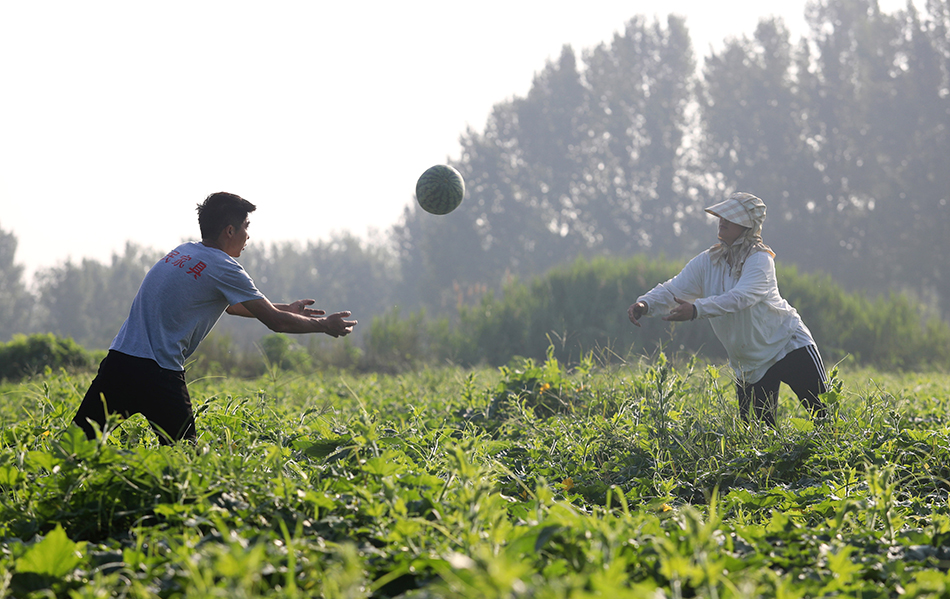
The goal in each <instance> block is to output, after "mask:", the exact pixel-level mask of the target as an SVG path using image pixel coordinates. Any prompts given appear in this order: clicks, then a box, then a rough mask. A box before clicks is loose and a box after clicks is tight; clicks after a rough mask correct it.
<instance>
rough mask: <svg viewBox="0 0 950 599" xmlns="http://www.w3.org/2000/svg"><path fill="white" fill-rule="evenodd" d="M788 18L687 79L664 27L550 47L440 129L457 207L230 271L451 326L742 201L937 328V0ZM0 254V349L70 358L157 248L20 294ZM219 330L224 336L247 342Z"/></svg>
mask: <svg viewBox="0 0 950 599" xmlns="http://www.w3.org/2000/svg"><path fill="white" fill-rule="evenodd" d="M806 20H807V23H808V31H807V33H806V34H805V35H803V36H802V38H801V39H797V40H793V39H792V38H791V35H790V33H789V31H788V29H787V27H786V26H785V25H784V23H783V22H782V21H781V20H778V19H764V20H762V21H760V23H759V25H758V27H757V28H756V30H755V32H754V34H753V35H752V36H741V37H734V38H729V39H727V40H726V41H725V43H724V44H723V45H722V47H721V48H720V49H716V50H711V51H709V52H708V53H707V54H706V55H705V56H704V57H703V60H702V62H701V63H700V61H698V60H697V57H696V56H695V54H694V51H693V48H692V44H691V40H690V36H689V31H688V27H687V25H686V22H685V20H684V19H682V18H680V17H677V16H672V15H671V16H669V17H668V18H666V19H664V20H650V19H648V18H646V17H643V16H634V17H633V18H631V19H630V20H629V21H628V22H627V23H626V24H625V27H624V29H623V31H622V32H618V33H616V34H615V35H614V37H613V38H612V39H611V40H610V41H609V42H604V43H602V44H600V45H598V46H596V47H593V48H587V49H583V50H581V51H580V52H575V51H574V49H573V48H571V47H570V46H565V47H564V48H563V49H562V52H561V54H560V56H559V57H557V59H555V60H552V61H550V62H549V63H547V64H546V65H544V67H543V68H542V69H541V70H540V71H539V72H538V73H537V74H536V75H535V77H534V80H533V82H532V85H531V87H530V89H529V91H528V93H527V94H526V95H525V96H524V97H517V96H516V97H513V98H511V99H509V100H505V101H502V102H500V103H498V104H497V105H495V107H494V108H493V111H492V113H491V114H490V116H489V117H488V119H487V122H486V124H485V126H484V128H483V129H482V130H474V129H469V130H467V131H465V132H463V133H462V134H461V136H460V149H461V152H460V154H459V159H458V160H453V161H451V162H452V164H453V166H455V167H456V168H458V169H459V171H460V172H461V173H462V174H463V176H464V177H465V180H466V185H467V191H466V198H465V200H464V201H463V203H462V205H461V206H460V207H459V208H458V209H456V210H455V211H454V212H453V213H451V214H449V215H446V216H442V217H435V216H432V215H429V214H427V213H424V212H422V211H421V210H419V209H418V208H417V207H416V206H415V205H414V203H411V202H410V203H409V204H408V206H407V208H406V209H405V211H404V213H403V215H402V217H401V218H400V220H399V222H397V223H395V224H394V225H393V226H392V228H391V229H390V230H389V231H388V232H387V234H386V235H380V236H378V237H377V238H376V239H373V240H365V239H360V238H357V237H356V236H354V235H352V234H350V233H343V234H337V235H335V236H334V237H332V238H331V239H328V240H319V241H309V242H299V243H284V244H273V245H271V246H269V247H257V248H249V250H248V251H247V252H246V253H245V256H244V257H243V258H242V262H243V263H244V264H245V266H246V268H247V269H248V271H249V272H250V273H251V275H252V276H253V277H254V278H255V281H256V282H257V283H258V285H259V287H260V288H261V290H262V291H264V292H265V293H266V294H267V295H268V296H269V297H272V298H274V299H275V300H277V301H281V300H285V299H288V298H296V297H315V299H317V301H318V304H319V305H322V306H324V307H326V308H327V309H334V310H335V309H351V310H353V312H354V314H356V315H357V317H360V318H362V319H363V322H368V321H369V319H371V318H372V317H373V316H378V315H383V314H388V313H392V310H393V308H394V307H398V309H399V310H400V311H401V313H402V314H404V315H405V314H410V313H413V312H416V311H418V310H420V309H425V310H426V311H427V312H428V313H429V314H430V315H440V314H453V315H455V318H456V320H457V319H458V314H459V313H460V311H459V309H458V308H459V307H460V306H464V305H475V304H477V303H478V302H479V301H480V298H481V297H482V296H483V295H484V294H485V293H486V292H487V291H489V290H496V291H497V290H500V289H501V288H502V287H503V285H504V284H505V283H506V282H511V281H513V280H529V279H531V278H532V277H536V276H539V275H541V274H543V273H546V272H548V271H550V269H552V268H554V267H556V266H557V265H561V264H565V263H570V262H571V261H573V260H574V259H575V258H576V257H578V256H587V257H594V256H612V257H621V258H624V257H629V256H634V255H641V254H642V255H646V256H651V257H665V258H667V259H672V260H684V259H685V258H688V257H690V256H692V255H694V254H695V253H697V252H698V251H701V250H702V249H704V248H705V247H708V246H709V245H710V244H711V243H713V242H714V241H715V229H714V227H712V225H711V224H710V222H709V218H708V217H707V216H706V215H705V214H704V213H703V210H702V208H703V207H704V206H706V205H709V204H711V203H713V202H715V201H718V200H720V199H722V198H723V197H724V196H725V195H726V194H728V193H729V192H731V191H733V190H742V191H748V192H751V193H754V194H756V195H758V196H760V197H762V198H763V199H764V200H765V202H766V203H767V204H768V206H769V216H768V219H767V220H766V224H765V231H764V237H765V240H766V242H767V243H769V245H771V246H772V248H773V249H774V250H775V251H776V253H777V261H778V262H779V264H783V263H784V264H794V265H796V266H797V267H798V268H799V269H800V270H801V271H802V272H805V273H813V272H819V271H820V272H822V273H827V274H828V275H829V276H830V277H832V279H833V280H834V281H835V282H836V283H837V284H839V285H841V286H843V287H844V288H846V289H851V290H855V291H859V292H862V293H865V294H867V295H869V296H874V295H880V294H886V293H889V292H893V291H899V292H904V293H907V294H909V295H910V296H911V297H912V298H914V299H915V300H916V301H917V302H918V305H919V306H921V309H926V310H929V313H930V314H933V315H938V316H942V317H943V318H945V319H946V318H947V317H948V315H950V274H948V272H947V267H946V262H945V258H944V256H945V255H946V254H947V252H946V250H947V249H948V240H950V206H948V202H950V139H948V130H947V129H948V127H950V0H926V3H925V6H923V7H922V8H918V7H917V6H915V5H914V4H913V3H908V5H907V7H906V8H905V9H902V10H898V11H895V12H893V13H885V12H882V11H881V10H880V8H879V6H878V4H877V2H875V1H874V0H818V1H816V2H811V3H809V4H808V7H807V9H806ZM409 193H411V192H409ZM408 199H411V198H407V200H408ZM0 226H2V222H0ZM15 248H16V238H15V236H14V235H13V234H12V233H10V232H5V231H3V230H2V228H0V299H2V300H3V301H2V303H0V339H7V338H9V337H10V336H11V335H12V334H13V333H16V332H31V331H43V332H46V331H49V332H54V333H56V334H61V335H64V336H69V337H72V338H74V339H76V340H77V341H79V342H80V343H82V344H83V345H85V346H88V347H103V346H105V345H107V344H108V342H109V340H111V338H112V336H113V335H114V334H115V332H116V331H117V330H118V326H119V324H121V322H122V320H123V319H124V318H125V316H126V314H127V311H128V304H129V302H130V301H131V297H132V295H133V294H134V292H135V290H136V288H137V287H138V283H139V282H140V281H141V278H142V276H143V275H144V272H145V271H146V270H147V268H148V267H149V266H151V264H152V263H154V261H155V260H156V259H157V258H158V256H159V254H160V253H161V251H160V250H152V249H149V248H141V247H138V246H135V245H128V246H126V248H125V250H124V252H123V253H121V254H120V253H117V254H116V255H114V256H113V258H112V261H111V263H109V264H103V263H99V262H94V261H82V262H79V263H72V262H67V263H66V264H63V265H60V266H57V267H54V268H50V269H47V270H45V271H42V272H40V273H38V275H37V277H36V278H35V280H34V281H33V284H32V285H31V286H28V285H27V284H26V282H24V281H23V276H22V268H21V267H19V266H17V264H16V262H15V260H14V252H15ZM314 265H316V266H314ZM632 299H633V298H631V300H632ZM331 302H332V303H331ZM884 317H885V318H886V316H884ZM221 324H222V325H223V327H222V329H223V330H224V331H226V332H228V334H232V335H234V336H235V339H252V338H253V336H254V335H260V334H261V332H262V331H261V330H260V327H259V325H258V326H257V327H254V326H252V325H251V323H245V322H240V321H239V319H233V318H231V319H223V320H222V323H221ZM219 326H220V325H219Z"/></svg>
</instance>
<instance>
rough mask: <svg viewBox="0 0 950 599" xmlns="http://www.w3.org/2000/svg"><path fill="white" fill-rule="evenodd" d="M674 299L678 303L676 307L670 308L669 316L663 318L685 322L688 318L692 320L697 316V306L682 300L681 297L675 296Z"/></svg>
mask: <svg viewBox="0 0 950 599" xmlns="http://www.w3.org/2000/svg"><path fill="white" fill-rule="evenodd" d="M673 299H674V300H675V301H676V303H677V304H679V305H677V306H676V307H675V308H673V309H672V310H670V313H669V315H668V316H664V317H663V320H669V321H672V322H683V321H686V320H692V319H694V318H696V306H694V305H693V304H692V303H690V302H688V301H686V300H681V299H680V298H678V297H676V296H675V295H674V296H673Z"/></svg>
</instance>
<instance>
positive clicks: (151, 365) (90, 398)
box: [73, 350, 195, 445]
mask: <svg viewBox="0 0 950 599" xmlns="http://www.w3.org/2000/svg"><path fill="white" fill-rule="evenodd" d="M107 412H108V413H109V414H118V415H119V416H121V417H122V418H128V417H129V416H131V415H132V414H142V415H143V416H145V419H146V420H148V422H149V424H150V425H151V426H152V429H153V430H154V431H155V433H156V434H157V435H158V440H159V442H160V443H161V444H162V445H170V444H171V443H174V442H175V441H178V440H180V439H190V440H194V439H195V416H194V412H193V411H192V409H191V396H190V395H189V394H188V386H187V385H186V384H185V373H184V372H179V371H177V370H168V369H165V368H162V367H161V366H159V365H158V363H157V362H155V361H154V360H149V359H148V358H137V357H135V356H130V355H128V354H123V353H121V352H117V351H115V350H109V354H108V355H107V356H106V357H105V358H104V359H103V360H102V362H101V363H100V364H99V373H98V374H97V375H96V378H95V379H93V381H92V384H91V385H89V390H88V391H86V396H85V397H83V400H82V404H81V405H80V406H79V411H78V412H77V413H76V416H75V417H74V418H73V422H75V423H76V424H77V425H79V427H80V428H82V429H83V431H85V433H86V437H88V438H90V439H94V438H95V437H96V430H95V428H94V427H93V426H92V424H91V423H90V421H92V422H95V423H97V424H98V425H99V428H100V429H101V428H102V427H103V426H105V423H106V413H107Z"/></svg>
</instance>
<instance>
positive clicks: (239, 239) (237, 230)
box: [224, 218, 251, 258]
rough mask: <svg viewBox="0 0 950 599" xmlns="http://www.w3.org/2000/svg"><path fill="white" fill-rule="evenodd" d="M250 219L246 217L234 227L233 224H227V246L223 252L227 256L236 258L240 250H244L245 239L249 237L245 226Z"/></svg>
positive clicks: (248, 224)
mask: <svg viewBox="0 0 950 599" xmlns="http://www.w3.org/2000/svg"><path fill="white" fill-rule="evenodd" d="M250 224H251V221H250V219H248V218H245V219H244V222H243V223H241V225H240V226H239V227H234V226H233V225H228V229H227V230H228V231H229V233H230V234H229V235H228V240H227V247H226V248H225V250H224V251H225V252H226V253H227V255H228V256H231V257H232V258H238V257H240V256H241V252H243V251H244V248H245V246H247V240H248V239H250V238H251V236H250V235H248V233H247V228H248V226H250Z"/></svg>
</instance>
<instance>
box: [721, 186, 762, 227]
mask: <svg viewBox="0 0 950 599" xmlns="http://www.w3.org/2000/svg"><path fill="white" fill-rule="evenodd" d="M706 212H708V213H709V214H712V215H713V216H718V217H719V218H724V219H726V220H727V221H729V222H731V223H736V224H737V225H741V226H743V227H745V228H747V229H752V228H758V229H759V230H761V229H762V223H763V222H764V221H765V202H763V201H762V200H760V199H759V198H757V197H756V196H754V195H752V194H751V193H745V192H741V191H737V192H736V193H734V194H732V195H731V196H729V198H728V199H726V200H723V201H722V202H719V203H718V204H713V205H712V206H710V207H709V208H706ZM756 224H758V227H754V225H756Z"/></svg>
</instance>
